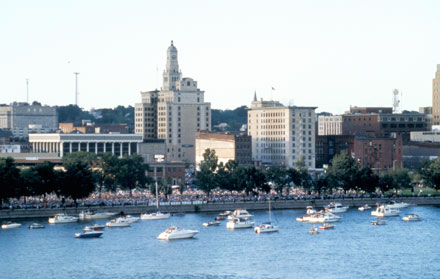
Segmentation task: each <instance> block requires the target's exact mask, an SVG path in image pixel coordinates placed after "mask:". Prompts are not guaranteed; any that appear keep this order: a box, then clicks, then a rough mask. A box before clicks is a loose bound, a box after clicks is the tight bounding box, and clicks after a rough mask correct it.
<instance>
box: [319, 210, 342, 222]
mask: <svg viewBox="0 0 440 279" xmlns="http://www.w3.org/2000/svg"><path fill="white" fill-rule="evenodd" d="M341 219H342V217H341V216H338V215H336V214H333V213H332V212H324V213H323V214H321V217H320V218H319V223H330V222H339V221H341Z"/></svg>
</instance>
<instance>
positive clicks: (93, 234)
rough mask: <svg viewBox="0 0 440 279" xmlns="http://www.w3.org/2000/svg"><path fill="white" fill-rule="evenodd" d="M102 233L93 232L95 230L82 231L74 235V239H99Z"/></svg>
mask: <svg viewBox="0 0 440 279" xmlns="http://www.w3.org/2000/svg"><path fill="white" fill-rule="evenodd" d="M103 233H104V232H102V231H95V230H87V229H84V230H83V231H82V232H80V233H75V237H76V238H92V237H100V236H101V235H102V234H103Z"/></svg>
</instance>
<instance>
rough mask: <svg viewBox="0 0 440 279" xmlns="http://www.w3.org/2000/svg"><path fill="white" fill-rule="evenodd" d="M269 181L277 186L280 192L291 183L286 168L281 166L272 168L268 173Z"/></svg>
mask: <svg viewBox="0 0 440 279" xmlns="http://www.w3.org/2000/svg"><path fill="white" fill-rule="evenodd" d="M266 175H267V179H268V180H269V181H271V182H272V183H273V184H274V185H275V189H276V191H278V192H282V189H283V188H284V187H285V186H287V185H288V184H289V183H290V177H289V175H288V172H287V170H286V169H285V168H283V167H279V166H271V167H269V169H268V170H267V171H266Z"/></svg>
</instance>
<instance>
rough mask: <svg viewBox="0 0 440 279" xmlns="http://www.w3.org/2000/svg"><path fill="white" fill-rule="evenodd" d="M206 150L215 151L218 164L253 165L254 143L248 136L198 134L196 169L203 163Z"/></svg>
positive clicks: (203, 132)
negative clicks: (230, 161) (231, 161)
mask: <svg viewBox="0 0 440 279" xmlns="http://www.w3.org/2000/svg"><path fill="white" fill-rule="evenodd" d="M206 149H211V150H214V151H215V154H216V155H217V157H218V162H219V163H220V162H222V163H223V164H226V163H227V162H228V161H229V160H234V161H236V162H237V163H238V164H244V165H250V164H252V141H251V137H250V136H248V135H246V134H224V133H210V132H205V131H202V132H198V133H197V134H196V154H195V158H196V167H198V166H199V165H200V163H201V161H203V154H204V153H205V150H206Z"/></svg>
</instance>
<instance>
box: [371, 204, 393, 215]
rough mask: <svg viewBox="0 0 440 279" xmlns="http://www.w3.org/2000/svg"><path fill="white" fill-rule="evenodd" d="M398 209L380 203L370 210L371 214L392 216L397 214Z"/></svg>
mask: <svg viewBox="0 0 440 279" xmlns="http://www.w3.org/2000/svg"><path fill="white" fill-rule="evenodd" d="M399 214H400V211H399V210H398V209H391V208H389V207H388V206H386V205H380V206H378V207H377V208H376V210H374V211H372V212H371V216H376V217H393V216H399Z"/></svg>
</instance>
